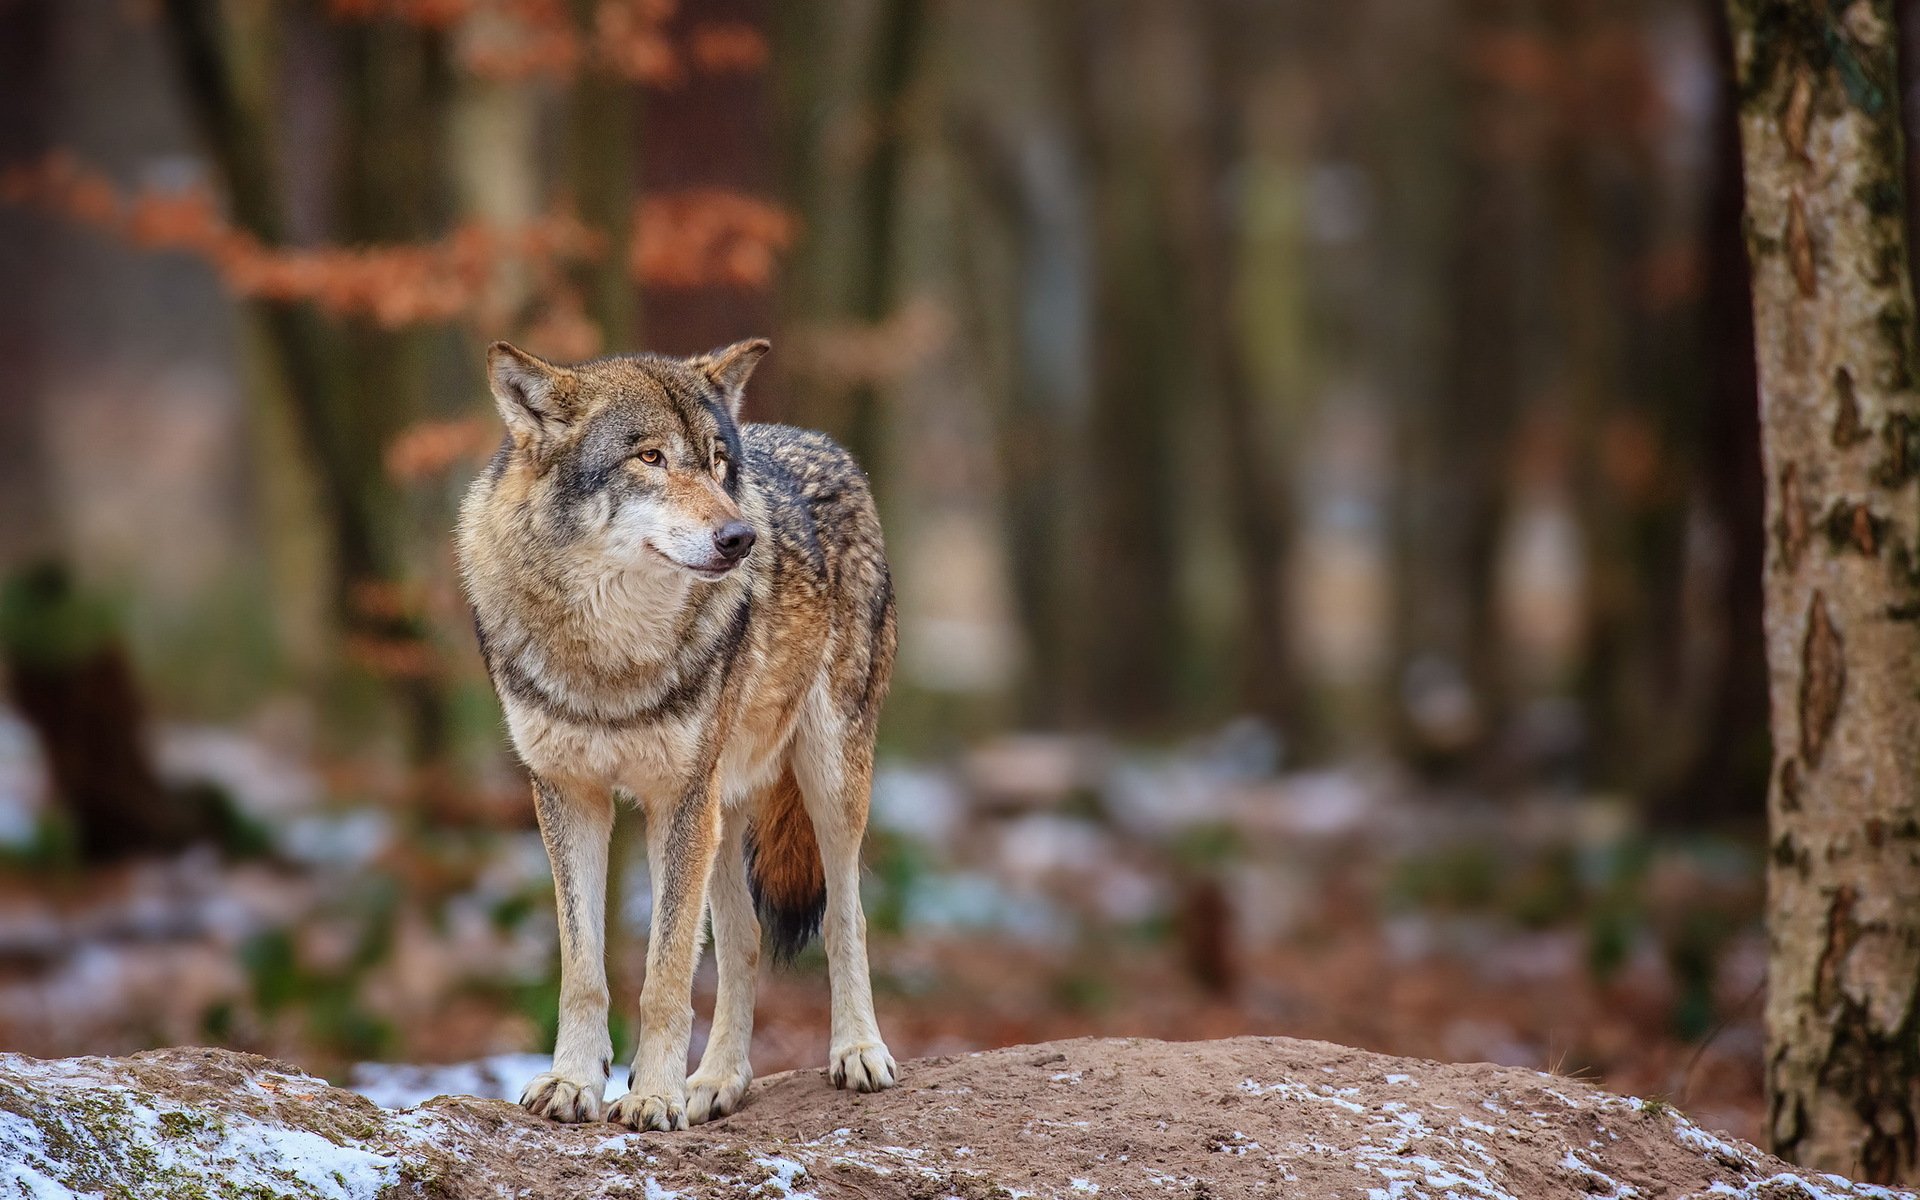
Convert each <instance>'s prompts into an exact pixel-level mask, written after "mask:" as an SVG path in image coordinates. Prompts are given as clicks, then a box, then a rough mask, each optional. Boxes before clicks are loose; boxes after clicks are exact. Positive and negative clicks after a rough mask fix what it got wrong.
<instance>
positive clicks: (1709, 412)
mask: <svg viewBox="0 0 1920 1200" xmlns="http://www.w3.org/2000/svg"><path fill="white" fill-rule="evenodd" d="M1705 7H1706V8H1707V10H1708V14H1709V15H1708V20H1709V24H1710V28H1711V29H1712V30H1713V44H1714V50H1715V54H1716V56H1717V57H1718V58H1719V60H1720V62H1721V64H1722V67H1723V74H1722V78H1721V82H1720V92H1721V95H1720V96H1719V97H1718V103H1717V105H1716V108H1715V116H1714V122H1713V133H1712V144H1711V148H1710V149H1711V155H1712V158H1711V160H1710V161H1711V171H1712V176H1711V179H1710V181H1709V190H1708V194H1707V197H1706V203H1705V205H1704V206H1703V208H1702V212H1701V225H1702V229H1701V233H1700V237H1701V240H1702V242H1703V244H1704V254H1705V256H1706V266H1705V271H1706V279H1705V281H1704V283H1703V285H1702V288H1703V294H1702V296H1701V303H1700V307H1701V316H1700V324H1699V333H1698V336H1699V342H1700V344H1701V350H1702V354H1701V359H1702V361H1701V363H1700V370H1701V372H1702V373H1703V381H1704V387H1705V391H1706V406H1705V412H1704V413H1703V414H1702V417H1701V428H1700V432H1699V436H1698V439H1697V442H1696V444H1695V445H1694V446H1693V451H1694V454H1695V456H1696V457H1695V460H1694V461H1695V462H1696V463H1697V466H1698V470H1699V471H1700V473H1701V476H1702V479H1701V491H1702V499H1703V501H1704V505H1705V508H1706V510H1707V512H1708V514H1709V515H1710V516H1711V517H1712V518H1713V520H1714V524H1715V525H1716V527H1717V528H1718V530H1719V533H1720V535H1721V537H1722V538H1723V539H1724V550H1723V553H1722V554H1721V555H1720V556H1719V561H1718V563H1717V568H1716V571H1715V574H1714V577H1713V582H1714V584H1715V587H1714V590H1713V593H1712V594H1711V596H1710V598H1709V599H1708V600H1707V604H1708V605H1709V606H1710V607H1709V608H1708V609H1707V612H1708V614H1709V619H1708V621H1706V622H1695V623H1693V624H1692V625H1691V627H1690V628H1689V629H1688V630H1687V632H1688V633H1689V634H1690V636H1692V637H1693V638H1695V639H1699V640H1700V641H1703V642H1705V643H1706V645H1704V646H1701V647H1698V649H1699V650H1701V651H1704V654H1705V657H1706V660H1707V666H1706V674H1707V676H1708V678H1707V680H1706V684H1705V688H1704V689H1703V690H1704V692H1705V697H1704V698H1705V712H1704V714H1703V717H1704V719H1703V720H1701V721H1700V722H1698V723H1697V724H1696V727H1695V728H1694V729H1692V730H1691V731H1690V732H1691V738H1690V744H1689V745H1687V746H1686V747H1685V748H1683V751H1682V754H1681V756H1680V761H1679V764H1678V766H1677V767H1676V769H1675V770H1674V771H1673V772H1672V773H1671V776H1670V777H1669V778H1668V779H1666V780H1664V781H1661V783H1660V785H1659V786H1660V788H1661V790H1660V791H1659V792H1657V793H1656V794H1655V795H1654V797H1653V800H1652V803H1651V804H1650V805H1649V808H1650V812H1651V815H1652V816H1653V818H1654V819H1655V820H1657V821H1661V822H1663V823H1666V824H1669V825H1672V824H1682V823H1688V822H1697V821H1716V820H1720V821H1737V822H1741V823H1746V822H1750V821H1757V820H1759V819H1760V817H1761V816H1762V815H1763V814H1764V812H1765V806H1764V804H1763V803H1762V800H1763V798H1764V796H1765V795H1766V787H1767V777H1768V775H1769V774H1770V773H1771V771H1770V768H1769V764H1768V755H1767V660H1766V636H1765V630H1764V624H1763V619H1762V607H1763V601H1762V592H1763V588H1762V577H1763V576H1764V574H1765V567H1766V544H1767V538H1766V531H1765V526H1766V485H1765V482H1764V481H1763V479H1762V476H1761V471H1760V405H1759V391H1758V389H1759V384H1758V382H1757V380H1756V379H1755V377H1754V346H1753V305H1752V302H1751V297H1752V283H1751V280H1750V278H1749V275H1748V270H1747V248H1746V238H1745V234H1744V226H1743V214H1742V207H1743V203H1744V199H1745V197H1744V195H1743V192H1742V188H1741V165H1740V123H1739V103H1738V93H1737V89H1736V88H1735V86H1734V80H1733V38H1732V33H1731V30H1730V29H1729V28H1728V25H1727V13H1726V7H1725V5H1723V4H1722V3H1721V2H1720V0H1706V5H1705ZM1703 625H1704V626H1706V627H1703Z"/></svg>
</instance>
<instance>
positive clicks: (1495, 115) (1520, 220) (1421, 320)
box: [1369, 0, 1543, 769]
mask: <svg viewBox="0 0 1920 1200" xmlns="http://www.w3.org/2000/svg"><path fill="white" fill-rule="evenodd" d="M1379 11H1380V13H1381V16H1380V17H1379V18H1378V19H1379V20H1382V21H1383V22H1386V23H1388V24H1389V25H1398V24H1399V23H1400V21H1401V18H1400V17H1399V16H1397V15H1395V14H1393V12H1392V6H1391V5H1387V6H1383V8H1382V9H1381V10H1379ZM1530 11H1531V10H1530V9H1529V8H1528V6H1524V5H1522V6H1515V5H1512V4H1505V3H1497V2H1483V0H1466V2H1464V3H1460V4H1456V5H1450V6H1445V7H1444V8H1441V9H1437V10H1434V11H1433V12H1430V13H1429V14H1428V22H1429V23H1428V24H1426V25H1424V26H1422V27H1419V28H1420V29H1421V31H1422V32H1423V33H1424V34H1425V35H1426V39H1432V38H1436V37H1438V38H1451V39H1456V40H1457V41H1458V43H1459V44H1460V45H1461V46H1462V53H1461V54H1459V55H1457V56H1454V57H1451V58H1450V57H1448V56H1445V55H1437V56H1436V55H1432V54H1430V53H1429V52H1428V50H1427V43H1426V41H1424V40H1414V39H1411V38H1410V39H1409V40H1408V41H1406V42H1403V43H1399V49H1400V55H1401V56H1402V60H1403V62H1404V66H1403V71H1404V78H1405V80H1406V82H1405V84H1404V85H1401V84H1400V83H1398V82H1397V81H1395V80H1387V81H1384V82H1383V85H1382V86H1381V88H1380V91H1381V93H1382V94H1383V95H1384V96H1385V97H1386V98H1387V102H1386V104H1385V105H1384V106H1383V108H1382V111H1380V112H1379V113H1378V114H1377V115H1376V116H1375V117H1374V119H1373V121H1372V122H1371V124H1372V126H1373V127H1374V128H1373V129H1371V130H1370V131H1369V132H1370V133H1371V134H1372V136H1373V138H1374V139H1376V141H1377V142H1378V143H1379V144H1377V145H1375V146H1373V147H1371V151H1372V154H1373V155H1374V156H1375V157H1376V158H1378V159H1380V160H1382V161H1383V166H1382V168H1381V169H1382V171H1383V173H1384V174H1385V175H1386V176H1387V178H1388V180H1389V182H1390V186H1388V187H1387V188H1386V189H1384V191H1385V194H1384V196H1383V198H1382V204H1383V205H1384V206H1386V208H1387V211H1386V214H1385V216H1384V217H1383V219H1382V224H1383V225H1384V226H1385V227H1386V229H1387V230H1388V231H1389V232H1387V233H1386V234H1384V237H1385V238H1386V239H1388V244H1389V246H1390V249H1389V253H1390V254H1392V255H1393V256H1394V258H1395V260H1396V263H1397V264H1398V265H1397V269H1396V270H1394V271H1393V272H1392V273H1391V274H1389V276H1388V278H1390V279H1393V280H1395V281H1396V282H1397V283H1399V285H1400V286H1401V287H1403V288H1405V289H1406V290H1407V291H1408V292H1410V293H1412V294H1413V295H1415V296H1425V297H1429V298H1430V299H1429V300H1428V308H1427V309H1426V310H1425V311H1423V312H1420V313H1418V314H1417V315H1415V316H1414V317H1413V318H1412V319H1411V320H1410V321H1409V322H1408V327H1403V329H1402V332H1401V336H1400V337H1398V338H1396V341H1400V342H1403V343H1411V344H1413V345H1420V346H1423V348H1425V349H1426V350H1427V352H1428V353H1427V354H1425V355H1410V356H1408V359H1407V361H1405V362H1404V363H1393V362H1389V363H1387V364H1384V367H1383V369H1384V370H1385V371H1386V372H1387V376H1386V377H1387V379H1388V380H1389V381H1390V386H1391V388H1392V394H1393V395H1394V397H1395V399H1396V401H1397V404H1396V408H1395V412H1394V421H1395V426H1396V428H1395V479H1394V502H1393V510H1392V525H1393V530H1392V541H1393V551H1394V556H1395V560H1396V562H1395V566H1396V576H1397V577H1396V579H1395V585H1394V596H1393V604H1394V614H1393V616H1394V620H1393V629H1392V637H1393V640H1394V643H1395V644H1394V648H1393V662H1394V664H1395V677H1394V684H1395V690H1396V696H1395V697H1394V708H1393V711H1394V712H1395V713H1396V714H1397V717H1398V719H1397V720H1396V721H1395V725H1394V728H1395V733H1396V741H1397V743H1398V748H1399V750H1400V751H1401V753H1402V754H1404V755H1405V756H1406V757H1407V758H1408V759H1409V760H1410V761H1412V762H1414V763H1416V764H1421V765H1425V766H1427V767H1430V768H1436V769H1458V768H1460V767H1462V766H1478V765H1483V764H1484V761H1485V760H1484V758H1483V755H1484V754H1485V752H1486V751H1487V750H1488V749H1489V747H1490V745H1491V744H1492V743H1493V742H1494V740H1495V738H1496V736H1497V735H1498V734H1499V733H1500V732H1501V731H1502V726H1503V724H1504V719H1505V708H1506V705H1505V701H1506V698H1507V697H1506V686H1505V680H1504V678H1503V675H1502V670H1501V668H1502V667H1503V666H1504V663H1503V661H1502V658H1501V644H1502V643H1501V635H1502V633H1503V632H1504V631H1503V630H1502V629H1501V628H1500V627H1499V624H1498V611H1497V608H1496V604H1495V600H1496V596H1495V578H1496V577H1495V566H1496V560H1497V556H1498V550H1499V543H1500V533H1501V529H1502V523H1503V521H1504V519H1505V517H1506V515H1507V509H1508V499H1509V497H1508V491H1509V486H1510V475H1511V470H1510V467H1511V462H1510V458H1511V455H1512V454H1513V453H1514V445H1515V436H1514V434H1515V422H1516V416H1517V414H1518V412H1519V409H1520V397H1521V395H1522V393H1523V392H1524V391H1525V390H1526V388H1527V387H1528V384H1529V378H1528V374H1527V372H1526V370H1525V367H1526V364H1525V363H1524V362H1523V360H1522V353H1523V350H1524V348H1525V347H1526V346H1527V344H1528V339H1527V338H1526V336H1525V332H1526V330H1525V322H1524V321H1523V319H1522V313H1523V307H1524V299H1523V296H1524V291H1523V287H1524V281H1523V280H1522V279H1521V277H1520V273H1521V270H1522V264H1523V263H1524V262H1525V261H1526V258H1527V256H1526V254H1525V253H1524V251H1523V249H1522V247H1523V246H1525V244H1526V243H1525V239H1526V238H1528V237H1530V236H1533V235H1534V229H1533V227H1532V226H1531V225H1530V223H1529V215H1530V214H1529V213H1528V211H1527V205H1526V192H1525V186H1524V183H1525V178H1526V172H1527V171H1528V169H1529V168H1530V166H1531V159H1530V155H1528V154H1527V153H1526V152H1525V151H1524V150H1519V149H1516V143H1518V144H1519V145H1520V146H1522V147H1524V145H1525V143H1524V138H1525V137H1526V136H1527V126H1526V124H1525V123H1524V122H1522V120H1521V119H1520V118H1519V117H1517V116H1516V111H1517V110H1518V108H1519V106H1520V104H1521V103H1524V104H1526V105H1527V106H1528V107H1529V108H1530V109H1534V110H1537V109H1538V107H1539V100H1540V98H1539V97H1532V96H1529V97H1516V96H1514V95H1512V94H1511V93H1510V91H1509V89H1508V87H1506V86H1503V85H1504V84H1506V83H1507V80H1506V78H1505V76H1504V74H1503V72H1501V71H1500V70H1499V69H1497V67H1495V66H1492V65H1490V63H1489V59H1490V58H1491V59H1492V60H1493V62H1494V63H1499V62H1503V61H1505V57H1504V56H1511V55H1513V54H1515V53H1519V54H1522V55H1525V54H1529V53H1531V54H1539V53H1541V52H1542V50H1543V47H1542V45H1541V43H1540V42H1539V40H1538V35H1537V33H1535V32H1534V31H1532V30H1531V29H1530V28H1529V27H1528V26H1527V24H1526V15H1527V13H1528V12H1530ZM1436 26H1437V27H1436ZM1408 32H1409V33H1411V30H1409V31H1408ZM1490 48H1492V50H1493V51H1497V52H1498V53H1491V52H1490ZM1416 138H1418V139H1420V140H1421V141H1422V142H1423V143H1424V144H1422V145H1419V146H1413V147H1410V146H1408V145H1406V142H1407V141H1410V140H1413V139H1416ZM1442 214H1444V215H1442ZM1403 303H1405V302H1404V301H1403Z"/></svg>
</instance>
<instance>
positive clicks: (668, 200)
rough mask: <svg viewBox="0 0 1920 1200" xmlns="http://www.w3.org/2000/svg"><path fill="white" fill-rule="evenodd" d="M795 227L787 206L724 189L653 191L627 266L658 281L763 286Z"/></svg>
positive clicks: (639, 214) (640, 211) (638, 217)
mask: <svg viewBox="0 0 1920 1200" xmlns="http://www.w3.org/2000/svg"><path fill="white" fill-rule="evenodd" d="M796 227H797V223H796V222H795V221H794V219H793V217H792V216H791V215H790V214H789V213H788V212H787V211H786V210H785V209H783V208H781V207H780V206H778V205H776V204H771V203H768V202H767V201H764V200H756V199H754V198H753V197H751V196H743V195H741V194H739V193H737V192H729V191H725V190H722V189H719V188H691V189H688V190H686V191H680V192H670V193H667V194H665V195H656V196H648V197H646V198H644V199H643V200H641V201H640V203H639V205H638V206H637V207H636V209H635V212H634V234H633V249H632V255H631V258H630V260H629V264H628V265H629V269H630V271H631V273H632V275H633V276H634V278H635V279H638V280H640V281H641V282H643V283H649V284H653V285H655V286H659V287H669V288H689V287H704V286H707V285H710V284H721V285H725V286H730V287H739V288H763V287H766V286H768V285H769V284H771V283H772V282H773V272H774V267H775V266H776V263H777V260H778V257H779V255H780V253H781V252H782V251H784V250H786V249H787V248H788V247H789V246H791V245H792V244H793V239H794V235H795V232H796Z"/></svg>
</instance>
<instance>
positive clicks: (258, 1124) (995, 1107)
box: [0, 1038, 1907, 1200]
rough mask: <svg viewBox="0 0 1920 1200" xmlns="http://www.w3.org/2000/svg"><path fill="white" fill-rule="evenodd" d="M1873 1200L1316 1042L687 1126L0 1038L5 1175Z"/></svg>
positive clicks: (1001, 1078) (692, 1198) (512, 1185)
mask: <svg viewBox="0 0 1920 1200" xmlns="http://www.w3.org/2000/svg"><path fill="white" fill-rule="evenodd" d="M15 1193H17V1194H19V1195H22V1196H26V1197H33V1198H36V1200H51V1198H54V1197H65V1196H76V1195H78V1196H84V1195H98V1194H103V1193H104V1194H107V1195H113V1196H132V1197H146V1196H180V1197H187V1196H193V1197H199V1196H247V1197H253V1196H259V1197H268V1196H272V1197H283V1196H284V1197H300V1198H306V1197H327V1198H329V1200H347V1198H359V1197H369V1198H371V1197H382V1198H385V1197H399V1196H410V1195H419V1196H428V1197H437V1198H445V1200H452V1198H464V1197H509V1196H533V1197H548V1196H582V1197H586V1196H601V1195H615V1196H626V1195H632V1196H636V1197H645V1198H646V1200H670V1198H672V1197H682V1198H685V1200H705V1198H708V1197H720V1196H727V1197H743V1196H762V1197H795V1196H801V1195H813V1196H819V1197H827V1196H910V1197H928V1198H932V1197H945V1196H958V1197H967V1198H974V1197H1009V1198H1019V1197H1027V1196H1034V1197H1056V1196H1057V1197H1067V1198H1074V1197H1082V1196H1088V1195H1093V1194H1097V1193H1105V1194H1107V1195H1110V1196H1125V1197H1135V1196H1163V1195H1164V1196H1194V1197H1203V1196H1204V1197H1212V1198H1216V1200H1218V1198H1225V1197H1237V1196H1276V1197H1289V1198H1294V1197H1323V1196H1324V1197H1364V1198H1368V1200H1372V1198H1374V1197H1380V1198H1383V1200H1400V1198H1408V1200H1411V1198H1416V1197H1474V1198H1485V1200H1492V1198H1497V1197H1511V1198H1513V1200H1537V1198H1542V1197H1560V1196H1565V1197H1583V1198H1584V1197H1592V1196H1603V1197H1612V1198H1616V1200H1628V1198H1644V1200H1662V1198H1666V1197H1673V1198H1678V1197H1693V1196H1698V1197H1702V1198H1705V1197H1716V1198H1717V1197H1751V1198H1753V1200H1837V1198H1839V1197H1878V1198H1886V1197H1892V1196H1896V1195H1907V1194H1906V1193H1894V1192H1890V1191H1887V1190H1885V1189H1881V1188H1874V1187H1869V1186H1866V1185H1859V1184H1852V1183H1849V1182H1847V1181H1846V1180H1843V1179H1840V1178H1838V1177H1836V1176H1826V1175H1813V1174H1810V1173H1801V1172H1796V1171H1795V1170H1794V1169H1793V1168H1791V1167H1789V1166H1788V1165H1787V1164H1786V1163H1784V1162H1782V1161H1780V1160H1779V1159H1776V1158H1773V1157H1771V1156H1769V1155H1767V1154H1763V1153H1761V1152H1760V1151H1758V1150H1755V1149H1754V1148H1752V1147H1751V1146H1748V1145H1746V1144H1745V1143H1742V1142H1738V1141H1735V1140H1733V1139H1730V1138H1724V1137H1719V1136H1716V1135H1714V1134H1711V1133H1708V1132H1706V1131H1704V1130H1702V1129H1700V1128H1699V1127H1698V1126H1695V1125H1694V1124H1692V1123H1691V1122H1689V1121H1687V1120H1686V1119H1685V1118H1684V1117H1682V1116H1680V1115H1679V1114H1677V1113H1675V1112H1674V1111H1672V1110H1671V1109H1668V1108H1665V1107H1663V1106H1660V1105H1657V1104H1651V1103H1643V1102H1641V1101H1639V1100H1632V1099H1623V1098H1621V1097H1618V1096H1613V1095H1610V1094H1608V1093H1605V1092H1602V1091H1599V1090H1597V1089H1595V1088H1591V1087H1588V1086H1586V1085H1583V1084H1581V1083H1579V1082H1577V1081H1573V1080H1568V1079H1562V1078H1559V1077H1556V1076H1550V1075H1542V1074H1538V1073H1536V1072H1532V1071H1521V1070H1514V1069H1511V1068H1505V1067H1493V1066H1485V1065H1448V1064H1440V1063H1431V1062H1422V1061H1419V1060H1415V1059H1400V1058H1390V1057H1387V1056H1385V1055H1378V1054H1368V1053H1365V1052H1363V1051H1358V1050H1349V1049H1346V1048H1344V1047H1340V1046H1333V1045H1328V1044H1325V1043H1320V1042H1300V1041H1293V1040H1290V1039H1285V1038H1234V1039H1230V1040H1226V1041H1217V1042H1189V1043H1170V1042H1157V1041H1148V1040H1077V1041H1066V1042H1050V1043H1046V1044H1043V1045H1037V1046H1016V1047H1011V1048H1008V1049H1004V1050H991V1051H986V1052H983V1053H979V1054H970V1055H964V1056H960V1057H951V1058H934V1059H924V1060H921V1061H918V1062H913V1063H909V1064H907V1066H906V1070H905V1075H904V1079H903V1084H902V1086H901V1087H899V1088H897V1089H895V1090H894V1091H891V1092H885V1093H882V1094H879V1095H874V1096H856V1095H849V1094H847V1093H844V1092H838V1091H835V1090H833V1089H832V1088H831V1087H829V1086H828V1085H827V1082H826V1078H825V1073H824V1072H822V1071H791V1072H787V1073H785V1074H782V1075H776V1076H772V1077H770V1078H768V1079H765V1080H762V1081H760V1082H758V1083H756V1084H755V1085H754V1088H753V1092H752V1094H751V1096H750V1098H749V1101H748V1104H747V1106H746V1108H745V1109H744V1110H743V1111H742V1112H740V1113H738V1114H736V1115H734V1116H732V1117H730V1118H727V1119H726V1120H723V1121H719V1122H716V1123H714V1124H711V1125H706V1126H702V1127H701V1128H698V1129H695V1130H693V1131H691V1132H688V1133H678V1134H647V1135H638V1134H632V1133H627V1132H625V1131H622V1130H618V1129H616V1128H615V1127H613V1126H609V1125H595V1126H575V1127H565V1126H559V1125H553V1124H549V1123H547V1122H545V1121H540V1120H536V1119H534V1118H533V1117H531V1116H529V1115H527V1114H526V1113H524V1112H522V1111H520V1110H519V1109H518V1108H516V1107H514V1106H513V1105H510V1104H506V1103H503V1102H501V1101H497V1100H476V1099H471V1098H459V1097H441V1098H437V1099H435V1100H432V1101H429V1102H428V1103H426V1104H423V1105H420V1106H419V1107H417V1108H413V1109H408V1110H405V1111H400V1112H395V1111H391V1110H388V1109H383V1108H379V1107H377V1106H376V1105H374V1104H373V1103H372V1102H371V1101H369V1100H367V1099H365V1098H364V1097H361V1096H358V1095H356V1094H354V1093H351V1092H347V1091H342V1090H340V1089H337V1088H332V1087H328V1086H327V1085H326V1084H325V1083H323V1082H321V1081H319V1080H317V1079H313V1078H311V1077H309V1076H306V1075H302V1074H300V1073H299V1072H297V1071H295V1070H294V1069H293V1068H291V1067H288V1066H286V1065H284V1064H280V1063H275V1062H272V1061H270V1060H267V1059H263V1058H257V1057H254V1056H251V1055H244V1054H234V1053H231V1052H227V1051H221V1050H202V1049H181V1050H157V1051H151V1052H148V1053H145V1054H136V1055H132V1056H130V1057H127V1058H118V1059H103V1058H77V1059H59V1060H50V1061H41V1060H36V1059H30V1058H24V1057H20V1056H17V1055H3V1056H0V1194H9V1195H11V1194H15Z"/></svg>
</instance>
